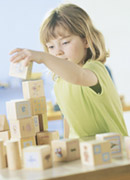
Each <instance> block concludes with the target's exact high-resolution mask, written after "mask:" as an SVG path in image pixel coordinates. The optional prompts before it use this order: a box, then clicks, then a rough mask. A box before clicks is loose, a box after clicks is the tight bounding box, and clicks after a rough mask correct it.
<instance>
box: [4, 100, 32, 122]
mask: <svg viewBox="0 0 130 180" xmlns="http://www.w3.org/2000/svg"><path fill="white" fill-rule="evenodd" d="M6 111H7V118H8V120H10V121H11V120H16V119H24V118H29V117H31V116H32V113H31V106H30V101H27V100H24V99H21V100H11V101H7V102H6Z"/></svg>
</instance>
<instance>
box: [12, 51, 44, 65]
mask: <svg viewBox="0 0 130 180" xmlns="http://www.w3.org/2000/svg"><path fill="white" fill-rule="evenodd" d="M9 54H10V55H13V56H12V57H11V58H10V61H11V62H13V63H17V62H20V61H22V60H24V61H25V64H24V65H25V66H28V64H29V63H30V62H32V61H35V62H36V63H38V64H40V63H42V54H43V52H40V51H33V50H29V49H21V48H16V49H14V50H12V51H11V52H10V53H9Z"/></svg>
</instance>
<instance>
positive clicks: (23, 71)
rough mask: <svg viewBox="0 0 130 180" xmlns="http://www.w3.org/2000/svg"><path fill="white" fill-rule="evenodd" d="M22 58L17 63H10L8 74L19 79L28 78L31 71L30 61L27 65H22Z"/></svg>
mask: <svg viewBox="0 0 130 180" xmlns="http://www.w3.org/2000/svg"><path fill="white" fill-rule="evenodd" d="M24 63H25V62H24V60H23V61H21V62H18V63H10V70H9V76H13V77H17V78H21V79H30V78H31V73H32V63H30V64H29V65H28V66H27V67H25V66H24Z"/></svg>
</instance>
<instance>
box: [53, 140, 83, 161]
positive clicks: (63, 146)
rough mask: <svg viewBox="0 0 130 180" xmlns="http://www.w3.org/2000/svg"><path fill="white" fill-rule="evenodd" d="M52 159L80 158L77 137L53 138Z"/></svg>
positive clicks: (67, 159)
mask: <svg viewBox="0 0 130 180" xmlns="http://www.w3.org/2000/svg"><path fill="white" fill-rule="evenodd" d="M51 145H52V155H53V161H73V160H77V159H79V158H80V147H79V139H61V140H53V141H52V142H51Z"/></svg>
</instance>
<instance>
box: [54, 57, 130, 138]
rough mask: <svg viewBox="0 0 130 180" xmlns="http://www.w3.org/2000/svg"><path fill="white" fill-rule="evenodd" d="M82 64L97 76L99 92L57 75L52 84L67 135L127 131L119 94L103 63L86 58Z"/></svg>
mask: <svg viewBox="0 0 130 180" xmlns="http://www.w3.org/2000/svg"><path fill="white" fill-rule="evenodd" d="M83 68H88V69H89V70H91V71H93V72H94V73H95V74H96V76H97V77H98V80H99V84H100V86H99V87H100V88H101V89H100V88H99V87H98V88H99V91H100V92H99V93H98V92H97V91H95V90H94V88H91V87H87V86H80V85H75V84H71V83H69V82H67V81H65V80H63V79H62V78H60V77H59V78H57V80H56V82H55V86H54V90H55V95H56V98H57V103H58V104H59V107H60V109H61V111H62V113H63V115H64V117H65V118H66V120H67V121H68V124H69V126H70V138H77V137H79V138H81V139H83V138H84V137H87V136H94V135H95V134H97V133H105V132H117V133H120V134H122V135H124V136H126V135H128V134H127V129H126V126H125V123H124V119H123V112H122V105H121V102H120V98H119V95H118V93H117V91H116V89H115V86H114V84H113V82H112V80H111V78H110V76H109V74H108V72H107V70H106V68H105V66H104V65H103V64H102V63H101V62H99V61H94V60H89V61H87V62H86V64H85V65H84V66H83Z"/></svg>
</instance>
